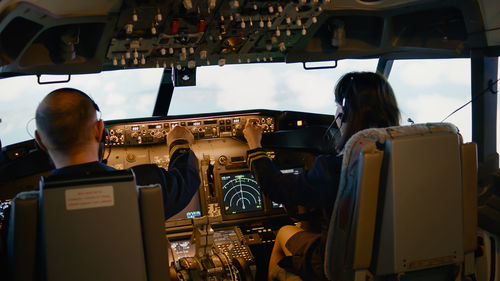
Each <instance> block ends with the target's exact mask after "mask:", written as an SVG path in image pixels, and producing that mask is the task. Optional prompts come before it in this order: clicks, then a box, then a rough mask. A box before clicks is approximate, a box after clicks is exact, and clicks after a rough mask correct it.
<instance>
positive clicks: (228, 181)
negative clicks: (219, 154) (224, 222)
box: [221, 172, 263, 215]
mask: <svg viewBox="0 0 500 281" xmlns="http://www.w3.org/2000/svg"><path fill="white" fill-rule="evenodd" d="M221 185H222V194H223V196H224V210H225V213H226V214H228V215H230V214H239V213H246V212H251V211H260V210H262V208H263V204H262V196H261V195H260V191H259V185H258V184H257V182H256V181H255V179H254V177H253V175H252V173H251V172H242V173H236V174H223V175H221Z"/></svg>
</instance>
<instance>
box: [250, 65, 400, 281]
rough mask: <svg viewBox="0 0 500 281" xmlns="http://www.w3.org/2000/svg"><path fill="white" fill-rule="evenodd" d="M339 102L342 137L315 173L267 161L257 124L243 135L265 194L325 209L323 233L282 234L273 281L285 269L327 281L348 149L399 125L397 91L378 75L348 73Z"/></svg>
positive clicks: (288, 230) (291, 229)
mask: <svg viewBox="0 0 500 281" xmlns="http://www.w3.org/2000/svg"><path fill="white" fill-rule="evenodd" d="M335 101H336V104H337V112H336V114H335V115H336V116H335V119H334V122H336V123H337V126H338V128H339V131H340V134H341V136H340V140H339V141H337V144H336V147H335V150H336V151H335V153H334V152H332V153H331V154H324V155H319V156H318V157H317V158H316V160H315V163H314V165H313V167H312V169H311V170H305V171H304V172H303V173H302V174H300V175H293V174H282V173H281V172H280V169H279V168H278V167H276V165H275V164H274V163H273V162H272V161H271V159H270V158H268V157H267V154H266V152H265V151H264V150H263V149H262V145H261V139H262V131H263V128H262V126H261V125H260V124H258V120H256V119H253V120H248V121H247V124H246V126H245V129H244V131H243V133H244V136H245V138H246V140H247V142H248V146H249V148H250V150H248V152H247V162H248V165H249V168H250V169H251V171H252V172H253V174H254V176H255V178H256V180H257V182H258V183H259V185H260V187H261V189H262V192H263V193H264V194H266V195H267V196H268V197H269V198H270V199H271V200H272V201H274V202H278V203H282V204H285V205H289V206H296V205H303V206H305V207H309V208H321V209H322V210H323V212H322V213H323V218H322V223H321V227H320V228H321V229H320V230H319V231H312V230H309V229H308V230H304V229H302V228H300V227H297V226H292V225H286V226H283V227H282V228H281V229H280V230H279V231H278V234H277V236H276V241H275V244H274V247H273V250H272V253H271V258H270V261H269V276H268V277H269V280H275V279H279V278H280V277H282V276H284V274H286V271H288V272H292V273H295V274H297V275H298V276H300V277H301V278H302V279H303V280H324V279H326V277H325V275H324V268H323V264H324V251H325V242H326V234H327V231H328V225H329V220H330V217H331V213H332V210H333V205H334V204H335V199H336V195H337V190H338V185H339V181H340V172H341V167H342V155H343V149H344V145H345V143H346V142H347V140H348V139H349V138H350V137H351V136H352V135H353V134H355V133H356V132H358V131H360V130H363V129H367V128H375V127H388V126H397V125H399V119H400V113H399V109H398V106H397V102H396V98H395V96H394V92H393V90H392V88H391V86H390V85H389V82H388V81H387V80H386V79H385V78H384V77H383V76H382V75H380V74H378V73H372V72H351V73H347V74H345V75H344V76H343V77H342V78H341V79H340V80H339V82H338V83H337V86H336V87H335ZM278 265H279V266H278ZM283 269H286V271H284V270H283Z"/></svg>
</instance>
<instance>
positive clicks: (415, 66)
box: [0, 59, 500, 150]
mask: <svg viewBox="0 0 500 281" xmlns="http://www.w3.org/2000/svg"><path fill="white" fill-rule="evenodd" d="M313 66H314V65H313ZM376 67H377V60H375V59H373V60H342V61H339V63H338V66H337V68H334V69H320V70H305V69H304V68H303V66H302V64H298V63H297V64H284V63H272V64H247V65H226V66H224V67H219V66H207V67H200V68H198V69H197V73H196V80H197V81H196V86H186V87H176V88H175V89H174V93H173V97H172V101H171V104H170V109H169V113H168V115H183V114H198V113H210V112H221V111H233V110H245V109H274V110H294V111H303V112H312V113H322V114H334V110H335V105H334V101H333V96H332V93H333V90H334V87H335V83H336V81H337V80H338V79H339V78H340V77H341V76H342V75H343V74H345V73H347V72H349V71H375V70H376ZM162 73H163V70H162V69H155V68H148V69H135V70H118V71H106V72H102V73H99V74H86V75H73V76H71V81H70V82H68V83H64V84H47V85H39V84H38V83H37V77H36V76H24V77H13V78H7V79H2V80H0V88H1V89H2V91H1V92H2V93H1V95H0V114H1V116H0V118H1V120H2V122H1V123H0V139H1V141H2V145H3V146H5V145H9V144H13V143H17V142H20V141H24V140H28V139H31V138H32V137H33V132H34V129H35V122H34V120H33V118H34V112H35V109H36V106H37V105H38V103H39V102H40V100H41V99H42V98H43V97H44V96H45V95H46V94H47V93H48V92H50V91H52V90H53V89H56V88H60V87H74V88H78V89H81V90H83V91H84V92H86V93H88V94H89V95H90V96H91V97H92V98H93V99H94V100H95V101H96V103H97V104H99V106H100V108H101V111H102V118H103V119H104V120H113V119H125V118H138V117H148V116H151V115H152V112H153V108H154V103H155V101H156V95H157V92H158V88H159V85H160V81H161V77H162ZM499 73H500V71H499ZM57 79H58V78H57ZM389 81H390V82H391V85H392V86H393V88H394V91H395V94H396V97H397V99H398V103H399V106H400V108H401V114H402V116H401V117H402V120H401V121H402V122H401V123H402V124H409V123H411V122H415V123H424V122H439V121H442V120H443V119H444V118H445V117H446V116H447V115H448V114H449V113H451V112H452V111H453V110H455V109H456V108H458V107H460V106H461V105H463V104H465V103H466V102H467V101H469V100H470V88H471V86H470V60H469V59H440V60H437V59H432V60H396V61H395V62H394V64H393V66H392V71H391V74H390V76H389ZM499 108H500V106H499ZM470 116H471V109H470V106H466V107H465V108H463V109H462V110H460V111H459V112H457V113H455V114H454V115H452V116H451V117H450V118H448V119H447V120H446V121H447V122H451V123H454V124H455V125H457V126H458V128H459V129H460V131H461V133H462V135H463V137H464V141H470V140H471V119H470ZM499 150H500V148H499Z"/></svg>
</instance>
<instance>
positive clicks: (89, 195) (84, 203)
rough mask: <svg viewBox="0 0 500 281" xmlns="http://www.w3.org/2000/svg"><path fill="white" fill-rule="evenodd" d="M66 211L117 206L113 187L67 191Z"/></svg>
mask: <svg viewBox="0 0 500 281" xmlns="http://www.w3.org/2000/svg"><path fill="white" fill-rule="evenodd" d="M65 195H66V210H78V209H89V208H99V207H109V206H113V205H114V204H115V197H114V194H113V186H110V185H109V186H100V187H89V188H77V189H67V190H66V192H65Z"/></svg>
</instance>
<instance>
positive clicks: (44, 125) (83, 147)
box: [35, 88, 103, 167]
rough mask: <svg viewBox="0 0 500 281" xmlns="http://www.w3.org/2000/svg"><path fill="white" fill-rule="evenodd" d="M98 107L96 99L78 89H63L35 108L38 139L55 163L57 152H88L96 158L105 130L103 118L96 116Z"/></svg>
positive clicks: (62, 153)
mask: <svg viewBox="0 0 500 281" xmlns="http://www.w3.org/2000/svg"><path fill="white" fill-rule="evenodd" d="M98 110H99V108H98V107H97V105H96V104H95V103H94V101H93V100H92V99H90V97H89V96H87V95H86V94H85V93H83V92H81V91H79V90H76V89H72V88H62V89H58V90H55V91H52V92H51V93H49V94H48V95H47V96H46V97H45V98H44V99H43V100H42V102H40V104H39V105H38V108H37V110H36V127H37V131H36V132H35V136H36V140H37V142H38V143H39V144H40V146H41V147H42V149H44V150H47V151H48V152H49V154H50V156H51V157H52V158H53V160H54V162H57V161H56V159H54V158H55V157H56V158H57V156H58V155H59V156H72V155H75V154H81V155H83V154H85V153H87V154H88V153H90V155H91V156H92V158H94V157H95V158H96V159H97V158H98V157H97V155H98V152H97V151H98V147H99V142H100V141H101V138H102V130H103V124H102V121H101V120H98V119H97V112H96V111H98ZM94 149H95V150H94ZM91 151H93V152H91ZM57 166H58V165H57V163H56V167H57Z"/></svg>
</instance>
